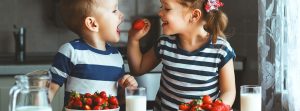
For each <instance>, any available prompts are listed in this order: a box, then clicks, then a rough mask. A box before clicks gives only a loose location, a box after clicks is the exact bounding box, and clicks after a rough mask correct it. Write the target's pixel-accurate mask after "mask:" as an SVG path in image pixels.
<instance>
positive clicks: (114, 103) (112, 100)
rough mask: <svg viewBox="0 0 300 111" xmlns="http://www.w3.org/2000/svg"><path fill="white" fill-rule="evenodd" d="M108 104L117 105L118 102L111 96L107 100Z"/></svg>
mask: <svg viewBox="0 0 300 111" xmlns="http://www.w3.org/2000/svg"><path fill="white" fill-rule="evenodd" d="M108 102H109V103H110V104H112V105H119V102H118V99H117V98H116V97H115V96H111V97H110V98H109V99H108Z"/></svg>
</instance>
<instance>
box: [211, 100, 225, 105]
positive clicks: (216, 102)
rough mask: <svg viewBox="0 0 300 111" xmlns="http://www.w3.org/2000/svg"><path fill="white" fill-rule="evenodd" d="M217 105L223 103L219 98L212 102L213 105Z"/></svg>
mask: <svg viewBox="0 0 300 111" xmlns="http://www.w3.org/2000/svg"><path fill="white" fill-rule="evenodd" d="M217 105H221V106H222V105H224V103H223V102H222V100H221V99H216V100H215V102H214V103H213V106H217Z"/></svg>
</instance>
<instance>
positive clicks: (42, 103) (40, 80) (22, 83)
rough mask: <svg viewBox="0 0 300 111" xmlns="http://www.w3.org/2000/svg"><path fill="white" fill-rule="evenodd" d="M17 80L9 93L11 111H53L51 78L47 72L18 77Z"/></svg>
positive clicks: (36, 72)
mask: <svg viewBox="0 0 300 111" xmlns="http://www.w3.org/2000/svg"><path fill="white" fill-rule="evenodd" d="M15 79H16V84H15V85H14V86H13V87H12V88H11V89H10V92H9V95H10V104H9V111H52V108H51V105H50V101H49V98H48V88H49V84H50V80H51V76H50V75H49V74H48V72H47V71H35V72H32V73H29V74H26V75H18V76H16V77H15Z"/></svg>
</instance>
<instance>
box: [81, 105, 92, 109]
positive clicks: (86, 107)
mask: <svg viewBox="0 0 300 111" xmlns="http://www.w3.org/2000/svg"><path fill="white" fill-rule="evenodd" d="M91 109H92V108H91V107H90V106H89V105H84V107H83V110H91Z"/></svg>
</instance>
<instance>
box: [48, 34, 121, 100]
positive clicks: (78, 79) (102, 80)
mask: <svg viewBox="0 0 300 111" xmlns="http://www.w3.org/2000/svg"><path fill="white" fill-rule="evenodd" d="M49 72H50V73H51V75H52V82H54V83H56V84H58V85H60V86H62V85H63V84H65V97H64V102H65V104H66V101H67V100H68V98H69V95H70V92H71V91H77V92H79V93H81V94H84V93H94V92H96V91H106V92H107V93H108V94H109V95H113V96H116V95H117V89H118V88H117V80H118V79H119V78H120V77H121V76H123V74H124V65H123V59H122V56H121V54H120V53H119V51H118V50H117V49H115V48H113V47H111V46H110V45H108V44H106V51H101V50H98V49H95V48H93V47H91V46H90V45H88V44H87V43H85V42H84V40H82V39H76V40H73V41H71V42H69V43H66V44H64V45H62V46H61V48H60V49H59V51H58V53H57V54H56V55H55V58H54V62H53V65H52V67H51V68H50V69H49Z"/></svg>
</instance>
